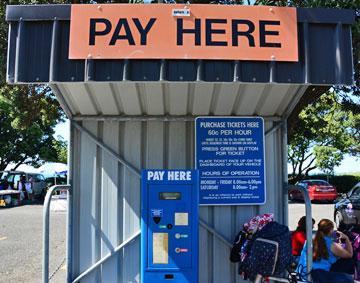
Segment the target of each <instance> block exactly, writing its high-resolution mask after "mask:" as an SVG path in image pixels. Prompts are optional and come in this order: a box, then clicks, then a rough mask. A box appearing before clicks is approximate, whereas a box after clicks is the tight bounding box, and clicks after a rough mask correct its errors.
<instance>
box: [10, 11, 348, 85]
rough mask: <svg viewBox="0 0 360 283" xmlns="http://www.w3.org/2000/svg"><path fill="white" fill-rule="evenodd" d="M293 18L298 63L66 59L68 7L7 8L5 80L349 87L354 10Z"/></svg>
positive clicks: (299, 13) (303, 13) (324, 12)
mask: <svg viewBox="0 0 360 283" xmlns="http://www.w3.org/2000/svg"><path fill="white" fill-rule="evenodd" d="M297 15H298V36H299V62H294V63H292V62H254V61H219V60H216V61H215V60H69V59H68V47H69V46H68V45H69V26H70V21H69V18H70V6H69V5H39V6H36V5H29V6H8V7H7V15H6V19H7V21H9V25H10V32H9V34H10V36H9V50H8V76H7V79H8V81H9V82H10V83H34V82H35V83H36V82H83V81H126V80H130V81H159V80H165V81H209V82H217V81H218V82H232V81H237V82H258V83H275V82H276V83H295V84H303V83H306V84H314V85H333V84H352V82H353V66H352V50H351V29H350V28H351V26H350V25H351V24H352V22H353V21H354V13H353V11H351V10H339V9H297ZM324 46H326V48H324ZM325 66H326V67H325Z"/></svg>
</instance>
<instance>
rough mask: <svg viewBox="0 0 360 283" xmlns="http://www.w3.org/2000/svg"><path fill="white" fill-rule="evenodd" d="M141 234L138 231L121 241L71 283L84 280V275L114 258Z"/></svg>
mask: <svg viewBox="0 0 360 283" xmlns="http://www.w3.org/2000/svg"><path fill="white" fill-rule="evenodd" d="M140 234H141V231H140V230H138V231H137V232H136V233H135V234H133V235H132V236H130V237H129V238H128V239H126V240H125V241H123V242H122V243H121V244H120V245H119V246H117V247H116V248H115V249H114V250H112V251H110V253H108V254H107V255H106V256H104V257H103V258H102V259H100V260H98V261H97V262H95V263H94V264H93V265H92V266H90V267H89V268H88V269H86V270H85V271H83V272H82V273H81V274H80V275H79V276H78V277H76V278H75V279H74V281H73V282H72V283H76V282H79V281H80V280H81V279H82V278H84V277H85V276H86V275H88V274H89V273H90V272H92V271H93V270H95V268H97V267H98V266H99V265H101V264H103V263H104V262H105V261H107V260H108V259H109V258H111V257H112V256H114V255H115V254H116V253H118V252H119V251H120V250H121V249H123V248H124V247H125V246H127V245H128V244H129V243H131V242H132V241H134V240H135V239H136V238H137V237H138V236H139V235H140Z"/></svg>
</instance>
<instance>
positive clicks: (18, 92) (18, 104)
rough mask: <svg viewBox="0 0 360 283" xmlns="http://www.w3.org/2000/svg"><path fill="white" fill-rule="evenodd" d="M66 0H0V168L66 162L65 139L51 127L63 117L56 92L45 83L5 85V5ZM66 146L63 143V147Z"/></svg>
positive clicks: (6, 27) (6, 29)
mask: <svg viewBox="0 0 360 283" xmlns="http://www.w3.org/2000/svg"><path fill="white" fill-rule="evenodd" d="M9 2H11V4H42V3H48V2H49V3H66V2H69V1H34V0H28V1H1V3H0V18H1V21H0V66H1V67H0V68H1V69H0V170H4V169H5V168H6V166H7V165H8V164H9V163H11V162H14V164H15V166H14V168H13V169H16V168H17V167H18V166H19V165H21V164H23V163H29V164H32V165H40V164H41V163H42V162H43V161H62V162H64V161H66V158H64V156H66V154H64V152H63V151H62V149H63V148H64V146H63V145H64V141H62V140H56V139H55V138H54V127H55V126H56V124H57V123H58V122H61V121H62V120H63V119H64V114H63V112H62V110H61V108H60V105H59V103H58V102H57V100H56V97H55V95H54V94H53V93H52V91H51V89H50V88H49V87H48V86H47V85H29V86H23V85H21V86H20V85H16V86H11V85H7V84H6V53H7V32H8V24H7V23H6V22H5V11H6V5H8V4H10V3H9ZM65 148H66V146H65Z"/></svg>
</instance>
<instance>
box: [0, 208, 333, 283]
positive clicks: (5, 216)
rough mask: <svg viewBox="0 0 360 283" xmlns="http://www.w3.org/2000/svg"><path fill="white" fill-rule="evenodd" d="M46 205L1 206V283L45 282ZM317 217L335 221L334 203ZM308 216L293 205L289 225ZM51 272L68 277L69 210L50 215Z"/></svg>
mask: <svg viewBox="0 0 360 283" xmlns="http://www.w3.org/2000/svg"><path fill="white" fill-rule="evenodd" d="M42 208H43V206H42V205H41V204H40V203H39V204H33V205H24V206H20V207H13V208H0V282H1V283H2V282H4V283H5V282H30V283H32V282H41V272H42ZM312 208H313V218H314V219H315V220H316V222H319V221H320V220H321V219H322V218H329V219H331V220H332V218H333V211H334V205H333V204H313V205H312ZM303 215H305V206H304V204H303V203H291V204H289V226H290V229H291V230H294V229H295V228H296V224H297V221H298V220H299V218H300V217H301V216H303ZM50 224H51V225H50V270H49V272H50V274H52V273H53V272H54V271H55V270H56V269H57V267H60V268H59V270H58V272H57V273H56V274H55V275H54V277H53V278H52V279H51V280H50V282H55V283H60V282H61V283H63V282H65V279H66V267H65V263H62V262H63V260H64V258H65V254H66V253H65V239H66V212H64V211H51V217H50Z"/></svg>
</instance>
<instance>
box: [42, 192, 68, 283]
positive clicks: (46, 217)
mask: <svg viewBox="0 0 360 283" xmlns="http://www.w3.org/2000/svg"><path fill="white" fill-rule="evenodd" d="M69 189H70V185H55V186H52V187H50V188H49V189H48V191H47V193H46V196H45V200H44V207H43V272H42V282H43V283H48V282H49V232H50V202H51V196H52V194H53V193H54V192H55V191H59V190H67V191H69Z"/></svg>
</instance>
